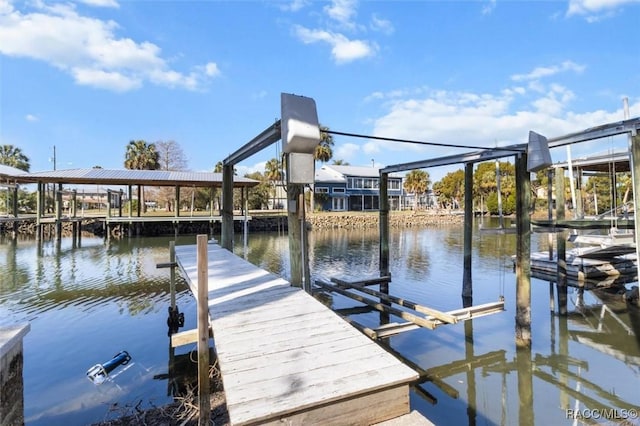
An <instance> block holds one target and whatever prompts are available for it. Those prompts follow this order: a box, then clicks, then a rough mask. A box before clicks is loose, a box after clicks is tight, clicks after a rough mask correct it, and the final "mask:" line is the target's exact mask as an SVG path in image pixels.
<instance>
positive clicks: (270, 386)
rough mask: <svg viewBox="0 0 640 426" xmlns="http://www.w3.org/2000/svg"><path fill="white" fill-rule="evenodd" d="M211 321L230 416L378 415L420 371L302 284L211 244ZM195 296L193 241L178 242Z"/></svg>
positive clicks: (386, 412) (235, 420) (400, 399)
mask: <svg viewBox="0 0 640 426" xmlns="http://www.w3.org/2000/svg"><path fill="white" fill-rule="evenodd" d="M207 248H208V285H209V288H208V296H209V316H210V324H211V327H212V329H213V332H214V337H215V347H216V351H217V355H218V360H219V366H220V371H221V373H222V378H223V382H224V389H225V393H226V398H227V407H228V411H229V417H230V421H231V423H232V424H256V423H261V424H263V423H267V422H278V421H283V422H286V421H290V422H293V423H296V424H297V423H320V422H321V423H332V424H345V423H350V424H371V423H376V422H381V421H384V420H388V419H392V418H396V417H399V416H402V415H405V414H407V413H409V383H410V382H412V381H413V380H415V379H416V378H417V377H418V375H417V374H416V373H415V372H414V371H413V370H411V369H410V368H408V367H407V366H405V365H404V364H402V363H401V362H399V361H398V360H397V359H395V358H394V357H393V356H392V355H390V354H388V353H387V352H386V351H385V350H384V349H382V348H380V347H379V346H378V345H377V344H375V343H374V342H371V341H370V340H369V339H368V338H366V337H365V336H363V335H362V334H360V333H359V332H358V331H356V330H355V329H354V328H352V327H351V326H349V325H348V324H346V323H345V322H344V321H342V320H341V319H340V318H339V317H338V316H337V315H335V314H334V313H333V312H331V310H330V309H328V308H327V307H326V306H324V305H323V304H322V303H320V302H318V301H317V300H315V299H314V298H313V297H312V296H310V295H308V294H307V293H305V292H304V291H302V290H301V289H298V288H294V287H291V286H290V284H289V283H288V282H287V281H285V280H283V279H281V278H278V277H276V276H274V275H272V274H270V273H268V272H266V271H264V270H262V269H260V268H258V267H256V266H254V265H251V264H250V263H248V262H246V261H244V260H242V259H240V258H238V257H236V256H235V255H233V254H232V253H230V252H228V251H226V250H223V249H221V248H220V247H219V246H217V245H213V244H209V245H208V247H207ZM176 254H177V257H178V260H179V263H180V266H181V268H182V271H183V273H184V275H185V276H186V277H187V280H188V281H189V284H190V286H191V287H192V290H194V294H195V295H197V291H196V288H197V285H198V268H197V267H196V265H197V256H196V247H195V246H182V247H176Z"/></svg>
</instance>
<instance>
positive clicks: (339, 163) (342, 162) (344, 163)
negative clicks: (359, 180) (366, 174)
mask: <svg viewBox="0 0 640 426" xmlns="http://www.w3.org/2000/svg"><path fill="white" fill-rule="evenodd" d="M331 164H333V165H334V166H350V165H351V164H349V162H348V161H345V160H333V162H332V163H331Z"/></svg>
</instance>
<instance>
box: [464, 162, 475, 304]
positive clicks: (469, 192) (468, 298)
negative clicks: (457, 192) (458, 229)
mask: <svg viewBox="0 0 640 426" xmlns="http://www.w3.org/2000/svg"><path fill="white" fill-rule="evenodd" d="M464 194H465V195H464V260H463V269H464V271H463V278H462V302H463V306H464V307H465V308H466V307H469V306H471V305H472V304H473V299H472V298H473V284H472V280H471V256H472V252H473V248H472V238H473V163H467V164H465V166H464Z"/></svg>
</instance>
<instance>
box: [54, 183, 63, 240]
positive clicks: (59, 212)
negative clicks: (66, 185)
mask: <svg viewBox="0 0 640 426" xmlns="http://www.w3.org/2000/svg"><path fill="white" fill-rule="evenodd" d="M55 197H56V220H55V222H56V223H55V227H56V240H60V239H62V184H58V189H57V190H56V191H55Z"/></svg>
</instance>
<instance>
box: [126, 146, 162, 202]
mask: <svg viewBox="0 0 640 426" xmlns="http://www.w3.org/2000/svg"><path fill="white" fill-rule="evenodd" d="M124 167H125V168H127V169H129V170H158V169H159V168H160V154H159V153H158V151H157V150H156V146H155V144H152V143H150V144H148V143H147V142H145V141H143V140H137V141H130V142H129V145H127V152H126V153H125V157H124ZM138 203H140V206H141V207H142V211H143V212H146V211H147V206H146V204H145V202H144V187H141V191H140V194H138Z"/></svg>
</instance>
